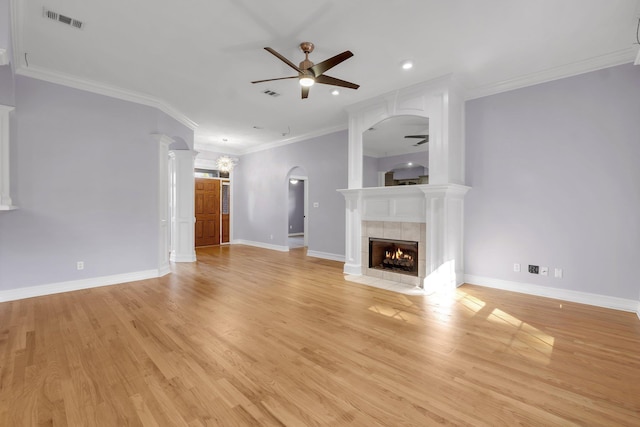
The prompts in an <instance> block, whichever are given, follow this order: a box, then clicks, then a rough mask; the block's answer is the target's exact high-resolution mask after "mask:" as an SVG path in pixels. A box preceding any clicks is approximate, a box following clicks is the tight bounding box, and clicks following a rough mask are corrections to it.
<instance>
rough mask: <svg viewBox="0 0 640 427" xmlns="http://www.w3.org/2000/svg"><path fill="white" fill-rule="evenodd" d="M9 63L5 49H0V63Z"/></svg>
mask: <svg viewBox="0 0 640 427" xmlns="http://www.w3.org/2000/svg"><path fill="white" fill-rule="evenodd" d="M8 64H9V54H7V49H0V65H8Z"/></svg>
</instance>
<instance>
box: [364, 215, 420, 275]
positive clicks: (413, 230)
mask: <svg viewBox="0 0 640 427" xmlns="http://www.w3.org/2000/svg"><path fill="white" fill-rule="evenodd" d="M426 230H427V228H426V224H425V223H424V222H423V223H418V222H391V221H362V258H361V259H362V260H363V266H362V272H363V274H364V275H365V276H370V277H375V278H378V279H384V280H390V281H392V282H400V283H403V284H406V285H411V286H421V285H422V281H423V280H424V278H425V271H426V270H425V261H426V258H425V253H426V250H425V237H426V235H427V231H426ZM369 237H373V238H380V239H393V240H411V241H417V242H418V276H417V277H416V276H409V275H406V274H400V273H394V272H393V271H385V270H380V269H376V268H370V267H368V265H369V264H368V262H367V260H368V259H369Z"/></svg>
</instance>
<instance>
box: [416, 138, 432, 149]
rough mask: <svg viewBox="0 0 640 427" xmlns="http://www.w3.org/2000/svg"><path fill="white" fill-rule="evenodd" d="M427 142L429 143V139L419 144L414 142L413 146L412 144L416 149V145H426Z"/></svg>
mask: <svg viewBox="0 0 640 427" xmlns="http://www.w3.org/2000/svg"><path fill="white" fill-rule="evenodd" d="M427 142H429V138H427V139H423V140H422V141H419V142H416V143H415V144H413V146H414V147H417V146H418V145H422V144H426V143H427Z"/></svg>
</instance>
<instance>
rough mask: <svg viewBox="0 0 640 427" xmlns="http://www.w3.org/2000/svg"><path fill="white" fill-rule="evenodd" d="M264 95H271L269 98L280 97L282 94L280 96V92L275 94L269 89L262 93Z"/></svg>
mask: <svg viewBox="0 0 640 427" xmlns="http://www.w3.org/2000/svg"><path fill="white" fill-rule="evenodd" d="M262 93H264V94H267V95H269V96H280V94H279V93H278V92H274V91H272V90H269V89H267V90H265V91H264V92H262Z"/></svg>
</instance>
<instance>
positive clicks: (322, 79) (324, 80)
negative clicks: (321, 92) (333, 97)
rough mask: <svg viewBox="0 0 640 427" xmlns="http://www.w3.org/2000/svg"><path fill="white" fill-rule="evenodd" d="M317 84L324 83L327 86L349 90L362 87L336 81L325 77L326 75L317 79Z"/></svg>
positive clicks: (333, 78)
mask: <svg viewBox="0 0 640 427" xmlns="http://www.w3.org/2000/svg"><path fill="white" fill-rule="evenodd" d="M316 83H322V84H325V85H333V86H340V87H348V88H349V89H358V88H359V87H360V85H357V84H355V83H351V82H347V81H344V80H340V79H336V78H335V77H329V76H325V75H324V74H323V75H321V76H318V77H316Z"/></svg>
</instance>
